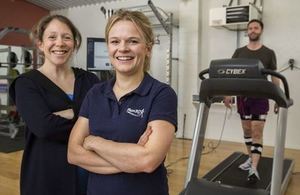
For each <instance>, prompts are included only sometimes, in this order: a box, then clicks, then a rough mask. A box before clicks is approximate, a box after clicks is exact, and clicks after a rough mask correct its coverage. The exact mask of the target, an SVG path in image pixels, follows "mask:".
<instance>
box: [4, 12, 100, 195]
mask: <svg viewBox="0 0 300 195" xmlns="http://www.w3.org/2000/svg"><path fill="white" fill-rule="evenodd" d="M31 38H32V39H33V41H34V43H35V44H36V46H37V47H38V49H39V50H40V52H41V54H42V55H43V56H44V63H43V65H42V66H41V67H40V68H38V69H37V70H32V71H29V72H27V73H25V74H22V75H20V76H19V77H18V78H17V79H16V80H14V82H13V83H12V84H11V86H10V96H11V97H12V99H13V100H14V102H15V103H16V106H17V110H18V112H19V113H20V115H21V116H22V118H23V119H24V121H25V123H26V130H25V135H26V136H25V140H26V144H25V149H24V153H23V159H22V168H21V179H20V180H21V181H20V193H21V195H41V194H43V195H54V194H55V195H66V194H68V195H78V194H80V190H81V189H79V185H78V184H82V186H83V187H82V194H85V193H86V189H85V187H84V184H85V181H82V180H81V177H79V178H78V173H81V172H82V170H81V169H77V168H76V167H75V166H72V165H70V164H68V162H67V142H68V138H69V134H70V131H71V129H72V127H73V125H74V123H75V121H76V119H77V116H78V111H79V108H80V106H81V103H82V101H83V98H84V97H85V95H86V93H87V91H88V90H89V89H90V88H91V87H92V86H93V84H95V83H97V82H98V78H97V77H96V76H95V75H94V74H92V73H89V72H86V71H84V70H82V69H78V68H72V67H71V61H70V59H71V56H72V55H73V53H74V51H75V50H77V49H78V48H79V47H80V44H81V35H80V33H79V31H78V30H77V29H76V27H75V26H74V25H73V24H72V22H71V21H70V20H69V19H68V18H66V17H64V16H61V15H50V16H46V17H44V18H42V19H41V21H40V22H39V23H38V24H37V25H36V26H35V27H34V29H33V30H32V34H31ZM78 170H79V171H78Z"/></svg>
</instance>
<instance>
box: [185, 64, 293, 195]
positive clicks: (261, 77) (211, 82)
mask: <svg viewBox="0 0 300 195" xmlns="http://www.w3.org/2000/svg"><path fill="white" fill-rule="evenodd" d="M204 75H208V78H206V77H205V76H204ZM268 75H271V76H275V77H277V78H279V79H280V80H281V81H282V83H283V87H284V91H282V90H281V89H280V87H278V86H276V85H274V84H273V83H272V82H270V81H268V79H267V76H268ZM199 77H200V79H201V80H202V82H201V86H200V92H199V101H200V104H199V110H198V115H197V120H196V124H195V131H194V136H193V141H192V147H191V153H190V157H189V163H188V169H187V175H186V180H185V185H184V190H183V191H182V192H181V193H180V195H202V194H203V195H269V194H271V195H283V194H284V192H285V190H286V188H287V185H288V182H289V179H290V177H291V175H292V171H293V167H294V164H295V163H294V161H293V160H291V159H284V148H285V135H286V125H287V113H288V108H289V107H290V106H292V105H293V101H292V99H290V96H289V88H288V84H287V81H286V79H285V77H284V76H283V75H281V74H279V73H277V72H274V71H271V70H267V69H264V68H263V65H262V64H261V62H260V61H259V60H256V59H243V58H235V59H220V60H213V61H211V63H210V67H209V69H206V70H204V71H202V72H200V74H199ZM238 95H243V96H247V97H261V98H268V99H272V100H274V101H275V102H276V103H277V105H278V106H279V112H278V120H277V129H276V137H275V147H274V155H273V156H274V158H267V157H261V159H260V163H259V165H258V171H259V173H260V177H261V180H259V181H258V182H257V183H254V184H251V183H249V182H248V181H247V174H248V172H247V171H242V170H239V169H238V165H239V164H241V163H242V162H244V161H245V160H246V159H247V158H248V155H246V154H243V153H239V152H235V153H233V154H232V155H230V156H229V157H228V158H226V159H225V160H224V161H223V162H221V163H220V164H218V165H217V166H216V167H215V168H214V169H212V170H211V171H210V172H208V173H207V174H206V175H205V176H204V177H203V178H197V176H198V171H199V167H200V159H201V153H202V148H203V143H204V138H205V131H206V124H207V118H208V113H209V109H210V106H211V104H212V103H213V101H214V98H218V97H224V96H238Z"/></svg>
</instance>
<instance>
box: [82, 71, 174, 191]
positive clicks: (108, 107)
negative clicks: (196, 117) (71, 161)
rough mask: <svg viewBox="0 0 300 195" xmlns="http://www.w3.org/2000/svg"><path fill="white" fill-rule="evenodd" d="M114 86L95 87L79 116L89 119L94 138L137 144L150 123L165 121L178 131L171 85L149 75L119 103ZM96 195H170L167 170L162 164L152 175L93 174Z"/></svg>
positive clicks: (91, 180) (90, 187) (91, 181)
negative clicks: (99, 137)
mask: <svg viewBox="0 0 300 195" xmlns="http://www.w3.org/2000/svg"><path fill="white" fill-rule="evenodd" d="M114 83H115V79H112V80H109V81H107V82H104V83H100V84H97V85H94V87H93V88H92V89H91V90H90V91H89V92H88V94H87V96H86V98H85V100H84V102H83V104H82V107H81V110H80V114H79V115H80V116H83V117H85V118H88V119H89V128H90V134H91V135H96V136H101V137H103V138H105V139H108V140H113V141H116V142H124V143H137V142H138V140H139V138H140V136H141V135H142V134H143V133H144V131H145V129H146V127H147V124H148V123H149V122H150V121H153V120H165V121H168V122H170V123H171V124H173V125H174V126H175V129H177V96H176V94H175V92H174V90H173V89H172V88H171V87H170V86H169V85H167V84H164V83H161V82H159V81H158V80H156V79H154V78H153V77H151V76H150V75H149V74H147V73H146V74H145V77H144V79H143V81H142V82H141V84H140V86H139V87H138V88H137V89H135V90H134V91H132V92H130V93H128V94H126V95H124V96H123V97H122V98H120V100H119V101H118V100H117V99H116V97H115V95H114V93H113V85H114ZM162 131H163V129H162ZM96 194H97V195H98V194H107V195H120V194H122V195H141V194H143V195H147V194H149V195H150V194H151V195H156V194H157V195H167V194H168V180H167V176H166V169H165V167H164V165H163V163H162V164H161V165H160V166H159V167H158V168H157V169H156V170H155V171H154V172H152V173H119V174H110V175H101V174H95V173H91V174H90V177H89V182H88V195H96Z"/></svg>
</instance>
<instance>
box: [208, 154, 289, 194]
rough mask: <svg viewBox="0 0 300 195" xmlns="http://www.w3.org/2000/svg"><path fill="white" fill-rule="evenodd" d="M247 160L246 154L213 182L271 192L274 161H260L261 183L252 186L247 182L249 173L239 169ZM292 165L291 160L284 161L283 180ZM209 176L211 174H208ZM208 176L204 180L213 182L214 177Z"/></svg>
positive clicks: (263, 158) (262, 159) (270, 159)
mask: <svg viewBox="0 0 300 195" xmlns="http://www.w3.org/2000/svg"><path fill="white" fill-rule="evenodd" d="M234 154H236V153H233V154H232V155H234ZM228 158H230V157H228ZM247 158H248V155H245V154H243V155H241V156H240V157H239V158H238V159H237V160H236V161H235V162H233V163H232V165H231V166H229V167H228V168H227V169H226V170H225V171H224V172H223V173H222V174H220V175H219V176H217V177H216V178H214V179H213V181H216V182H219V183H221V184H226V185H232V186H239V187H245V188H252V189H266V190H269V188H270V181H271V175H272V163H273V159H272V158H268V157H262V158H261V159H260V162H259V165H258V173H259V176H260V181H258V182H257V183H254V184H251V183H249V182H248V181H247V176H248V171H243V170H240V169H239V168H238V166H239V165H240V164H242V163H243V162H245V161H246V160H247ZM290 163H291V162H289V160H285V161H284V168H283V178H284V176H285V174H286V172H287V170H288V168H289V166H290ZM221 164H222V163H221ZM223 167H224V166H223ZM216 168H217V167H216ZM212 171H213V170H212ZM214 171H215V172H217V170H214ZM218 171H219V170H218ZM207 175H209V174H207ZM207 175H206V176H204V178H205V179H208V180H212V177H211V175H212V174H210V175H209V176H208V177H207Z"/></svg>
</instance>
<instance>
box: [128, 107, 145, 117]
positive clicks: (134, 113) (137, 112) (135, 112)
mask: <svg viewBox="0 0 300 195" xmlns="http://www.w3.org/2000/svg"><path fill="white" fill-rule="evenodd" d="M126 112H127V113H128V114H130V115H132V116H135V117H140V118H143V117H144V109H142V110H139V109H132V108H127V111H126Z"/></svg>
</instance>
